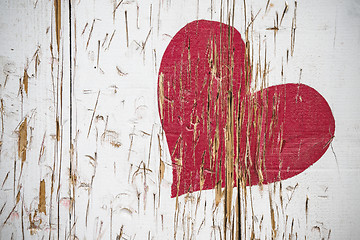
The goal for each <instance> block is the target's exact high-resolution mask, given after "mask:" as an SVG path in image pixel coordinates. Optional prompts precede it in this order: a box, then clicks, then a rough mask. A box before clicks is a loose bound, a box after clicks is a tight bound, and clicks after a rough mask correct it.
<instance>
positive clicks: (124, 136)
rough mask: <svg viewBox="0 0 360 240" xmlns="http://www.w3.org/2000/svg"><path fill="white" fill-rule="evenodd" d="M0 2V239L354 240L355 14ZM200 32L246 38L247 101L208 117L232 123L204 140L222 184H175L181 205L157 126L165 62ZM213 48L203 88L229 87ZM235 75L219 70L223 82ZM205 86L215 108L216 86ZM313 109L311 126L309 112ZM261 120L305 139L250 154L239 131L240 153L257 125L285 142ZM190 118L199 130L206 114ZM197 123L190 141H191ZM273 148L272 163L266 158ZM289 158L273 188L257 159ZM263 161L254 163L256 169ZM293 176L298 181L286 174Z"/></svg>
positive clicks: (321, 7)
mask: <svg viewBox="0 0 360 240" xmlns="http://www.w3.org/2000/svg"><path fill="white" fill-rule="evenodd" d="M0 5H1V8H0V9H1V10H0V11H1V14H0V23H1V24H0V29H1V31H2V36H3V37H2V38H1V39H0V89H1V94H0V97H1V108H0V110H1V135H0V137H1V145H0V185H1V188H0V192H1V193H0V224H1V225H0V238H1V239H12V238H13V239H42V238H45V239H85V238H86V239H89V238H96V239H239V238H240V237H241V239H296V238H299V239H305V238H306V239H343V238H346V239H356V237H357V236H358V235H359V229H358V228H357V226H356V222H357V216H358V215H359V214H360V209H359V207H358V204H357V202H358V201H359V200H360V199H359V197H360V193H359V190H358V188H356V187H355V186H354V183H355V182H357V181H358V180H359V175H360V174H359V171H360V170H359V169H360V165H359V162H358V159H359V153H358V142H359V129H358V127H357V126H358V119H359V116H360V113H359V110H357V109H356V108H355V107H353V106H354V103H356V102H358V101H359V100H360V99H359V96H358V94H356V89H358V88H359V83H358V81H356V78H357V76H358V75H359V74H360V72H359V71H360V70H359V69H360V67H359V64H358V60H357V59H358V53H359V45H358V43H357V39H358V38H357V36H358V35H359V29H360V27H359V22H360V21H359V4H358V3H357V2H356V1H347V2H346V3H341V4H340V3H338V2H335V1H331V2H329V1H326V2H325V1H317V2H303V1H302V2H300V1H299V2H296V1H283V0H279V1H277V0H276V1H268V0H264V1H233V0H230V1H220V0H219V1H217V0H211V1H200V0H198V1H195V2H194V1H189V0H181V1H170V0H166V1H165V0H162V1H136V0H135V1H133V0H129V1H128V0H111V1H92V2H89V1H71V2H69V1H55V0H53V1H45V2H44V1H38V0H33V1H27V2H20V1H12V2H6V1H3V2H2V3H1V4H0ZM179 9H181V11H179ZM202 19H203V20H207V21H212V22H222V23H224V24H225V25H223V26H231V27H230V28H227V29H228V30H229V29H236V31H237V32H238V33H239V35H240V36H241V39H242V40H241V41H243V47H244V51H241V52H242V54H243V56H244V57H243V58H244V61H245V64H244V69H243V72H244V79H245V80H246V81H245V83H246V84H245V86H246V87H245V89H246V91H244V96H245V97H243V99H244V100H243V101H240V100H241V99H242V98H241V96H240V97H238V96H237V95H235V96H234V97H233V98H229V97H227V96H230V95H226V94H224V95H222V97H224V98H221V102H222V104H223V105H221V108H217V110H219V111H220V112H221V111H222V113H223V118H224V119H225V120H224V122H223V123H222V125H221V124H220V125H219V128H218V130H217V131H216V127H215V131H214V133H213V136H217V135H218V136H219V137H218V138H216V137H214V139H217V140H216V141H215V140H213V141H214V142H213V145H214V146H219V150H218V151H217V152H216V151H215V155H216V154H220V153H221V154H223V155H225V157H224V158H223V160H224V165H221V164H220V165H219V166H221V167H222V169H221V170H219V171H218V173H219V174H220V173H221V174H222V176H221V177H220V176H219V177H218V180H220V179H222V180H223V181H222V182H221V181H218V182H216V181H215V182H214V183H211V184H210V183H209V178H208V177H207V175H209V174H210V173H209V172H211V171H210V170H211V169H209V168H208V167H207V165H206V164H207V163H206V162H205V161H204V163H203V162H202V161H200V162H199V164H198V165H197V169H196V171H194V172H191V171H188V172H187V173H186V174H190V175H191V176H193V178H191V179H190V182H189V184H190V185H191V186H192V189H190V190H191V191H188V190H189V189H188V188H190V185H186V184H184V185H181V182H180V184H179V188H182V189H183V192H182V193H181V194H182V195H181V194H175V195H177V197H174V198H172V197H171V196H174V194H173V189H174V186H176V188H175V189H177V186H178V184H177V183H176V181H174V177H175V179H176V175H175V174H173V170H174V168H179V165H178V164H180V163H182V162H181V161H180V160H176V162H174V160H175V159H174V158H173V156H172V150H173V149H172V148H173V147H172V146H171V144H170V143H169V136H168V132H169V130H168V129H169V128H167V127H166V126H165V125H164V120H166V119H168V117H169V116H171V115H170V114H169V115H168V113H169V112H167V108H168V107H169V108H170V107H171V105H170V106H168V105H169V99H167V98H169V95H168V93H167V90H168V89H169V86H168V85H167V84H166V83H167V82H168V78H167V73H166V72H163V73H162V70H163V69H164V67H163V65H164V64H163V62H164V59H166V58H167V56H169V54H167V53H166V51H167V50H166V49H167V48H168V47H169V46H173V44H172V42H173V41H175V40H176V38H177V37H176V35H177V33H178V32H179V31H181V29H182V28H183V27H184V26H186V25H187V24H189V23H193V22H194V21H196V20H202ZM226 36H227V35H226ZM206 39H207V38H206ZM213 39H215V40H216V37H215V38H213ZM228 39H231V38H228ZM210 42H211V41H210ZM200 43H201V41H199V42H198V44H200ZM210 45H211V44H210ZM229 45H231V44H228V45H227V46H229ZM240 45H241V44H240ZM192 46H196V44H195V43H191V42H190V51H188V50H186V51H184V55H183V58H180V59H183V61H187V59H189V55H188V54H189V52H190V59H191V63H190V64H187V65H189V69H191V70H192V71H191V74H196V72H197V73H199V68H198V67H197V65H196V60H197V58H196V57H194V56H192V55H193V53H194V52H193V51H194V49H193V48H192ZM211 46H213V48H212V50H213V51H212V52H213V59H212V60H213V63H216V62H217V61H219V64H218V65H216V64H215V65H213V66H214V67H216V68H217V69H216V70H215V69H214V71H213V72H212V73H213V75H212V74H210V75H209V76H210V77H209V78H210V79H211V77H212V76H213V78H214V79H215V80H216V79H220V76H222V75H220V73H219V72H218V70H219V69H222V68H221V67H223V66H222V65H221V64H220V60H222V58H220V57H218V58H216V56H218V54H221V53H223V52H224V51H220V48H219V47H220V46H223V44H220V43H219V44H218V43H217V42H216V43H215V42H214V43H213V45H211ZM175 48H176V47H175ZM176 49H177V50H179V51H181V48H176ZM210 49H211V48H210ZM225 52H226V51H225ZM230 52H231V51H230ZM215 53H216V54H215ZM230 56H231V57H234V56H236V55H232V54H230ZM193 57H194V59H193ZM240 58H242V57H240ZM210 59H211V58H210ZM175 62H176V60H175ZM205 62H206V63H208V62H207V61H205ZM187 63H188V62H187ZM176 64H177V65H179V66H181V61H177V62H176ZM231 64H232V62H231V61H229V66H227V67H230V68H227V67H223V68H224V69H222V72H225V73H226V74H228V73H229V72H230V73H231ZM194 71H195V73H194ZM225 73H224V74H225ZM226 74H225V76H229V75H226ZM230 76H231V75H230ZM238 79H239V77H238ZM240 79H242V78H240ZM183 80H184V82H185V78H183ZM215 80H214V81H215ZM217 81H218V80H217ZM158 82H159V83H161V84H158ZM238 84H239V83H238ZM241 84H243V82H242V81H240V85H241ZM211 86H212V87H213V88H214V90H213V91H212V92H213V95H215V92H216V85H211ZM158 87H159V89H158ZM236 87H237V86H236V84H235V88H236ZM238 87H239V89H240V86H238ZM183 89H184V94H186V93H187V92H188V91H189V90H187V88H185V85H184V88H183ZM242 89H243V88H242ZM190 90H194V91H195V90H196V88H193V89H191V88H190ZM158 92H159V94H158ZM206 92H207V90H206ZM220 93H221V92H220ZM221 94H222V93H221ZM284 95H286V96H288V97H287V98H282V97H281V96H284ZM184 96H185V95H184ZM200 96H201V95H199V97H200ZM211 97H213V96H212V95H211ZM214 97H215V98H216V95H215V96H214ZM158 99H159V100H158ZM270 99H271V101H269V100H270ZM241 102H242V105H244V106H247V108H240V109H244V110H243V111H244V112H243V113H242V112H241V111H237V110H236V109H235V110H232V109H234V108H235V106H239V105H240V104H239V103H241ZM285 103H286V105H287V106H302V107H301V109H300V110H299V109H297V112H299V111H300V113H301V114H299V115H300V116H298V117H296V118H291V116H293V115H294V114H295V113H294V111H293V109H292V108H291V107H289V108H286V110H285V107H284V105H283V104H285ZM288 103H290V104H288ZM174 104H175V105H174V106H173V108H174V109H176V111H174V112H173V116H179V111H181V108H179V105H176V103H175V102H174ZM180 104H181V102H180ZM301 104H303V105H301ZM309 108H311V109H312V108H314V109H316V110H314V111H312V112H316V115H313V117H311V116H308V115H306V112H307V109H309ZM246 109H247V110H246ZM319 109H323V110H324V109H325V110H324V111H322V110H319ZM329 109H331V110H329ZM271 110H272V111H271ZM212 111H215V110H212ZM163 112H165V114H163ZM198 112H199V113H200V112H201V113H210V114H212V113H214V112H211V111H210V112H208V111H200V110H199V111H198ZM270 112H271V114H270ZM273 112H275V114H273ZM239 113H240V116H241V117H240V120H241V121H240V120H239V118H238V114H239ZM241 113H242V114H243V115H241ZM265 113H267V116H270V115H271V116H274V117H277V118H276V119H277V122H283V121H284V120H285V122H289V121H294V122H295V123H293V124H291V125H287V126H298V127H294V128H291V127H289V129H288V131H289V132H290V133H291V134H289V135H286V134H285V132H286V131H285V132H284V130H282V131H283V132H282V133H283V134H280V138H277V137H276V138H275V137H274V138H269V139H270V140H269V142H267V141H263V142H259V144H260V146H262V144H263V145H264V147H261V148H259V149H260V150H262V151H259V153H257V152H256V151H255V153H254V152H253V150H252V148H251V146H252V144H250V145H249V146H247V147H248V148H247V147H246V146H245V147H240V148H238V147H236V146H242V145H241V144H243V143H242V141H241V140H240V141H237V137H238V136H242V137H243V136H244V135H243V134H245V133H246V134H245V136H246V137H247V130H248V129H249V133H252V134H249V138H250V140H249V142H252V141H255V142H256V141H257V140H258V139H262V138H264V139H265V140H266V139H267V138H266V136H267V135H266V131H264V128H266V129H269V130H270V129H271V130H272V131H274V132H277V133H278V132H281V131H280V130H279V129H278V128H280V126H279V125H276V124H275V122H276V120H274V119H271V120H272V121H273V122H274V124H273V125H267V123H268V122H269V121H265V120H266V119H267V118H264V117H263V116H264V114H265ZM282 115H283V117H282ZM185 116H187V115H185ZM194 116H195V115H194ZM187 117H189V116H187ZM304 119H306V120H304ZM324 119H325V120H324ZM193 120H194V123H197V122H198V121H199V122H200V121H201V115H199V114H198V118H197V119H196V118H194V119H193ZM171 121H172V120H171ZM264 121H265V122H264ZM266 122H267V123H266ZM270 122H271V121H270ZM310 122H312V123H313V125H311V124H310ZM334 122H335V124H336V128H334ZM240 123H242V124H243V126H245V125H246V126H247V128H242V127H241V128H240ZM200 125H201V124H199V123H198V124H197V125H195V124H193V125H190V126H189V129H190V130H192V129H194V128H196V129H197V130H196V131H195V130H194V132H200V130H201V128H202V127H200ZM283 126H286V124H285V125H283ZM303 126H312V127H313V128H311V127H310V128H308V127H303ZM260 127H261V129H262V130H261V129H260ZM262 127H264V128H262ZM251 128H253V129H251ZM325 128H327V129H329V131H326V133H325ZM280 129H281V128H280ZM283 129H284V127H283ZM334 129H335V130H334ZM299 130H301V134H300V136H303V137H300V138H299V139H296V138H295V137H294V135H293V133H294V132H298V131H299ZM304 130H308V131H304ZM243 131H244V133H243ZM200 133H201V132H200ZM305 133H306V134H309V135H307V139H308V138H310V139H319V138H321V141H320V140H319V142H320V144H319V145H323V146H324V147H322V148H320V147H319V146H317V145H316V147H314V149H315V150H314V149H310V145H311V141H310V142H306V141H305V140H302V139H304V134H305ZM311 134H313V135H311ZM198 136H200V135H197V136H196V137H198ZM252 136H255V137H254V138H255V139H254V140H251V137H252ZM286 137H288V138H287V139H286ZM243 138H244V137H243ZM190 139H191V140H193V135H192V136H191V138H190ZM271 143H273V144H274V145H275V146H274V145H273V146H272V148H270V149H275V150H276V152H280V153H279V154H277V153H271V152H270V153H269V152H268V151H267V150H263V149H264V148H265V149H268V147H270V146H269V145H271ZM307 143H309V145H306V144H307ZM292 144H293V145H296V144H297V145H296V147H295V148H292V147H291V146H292ZM207 146H211V144H208V145H207ZM183 147H184V148H185V147H186V146H185V142H183ZM215 149H216V148H215ZM287 149H298V150H299V149H300V150H299V151H298V156H299V157H300V158H305V159H307V160H308V162H307V164H306V165H304V166H302V165H301V164H300V165H297V163H298V162H297V161H296V160H294V158H290V159H291V161H290V162H289V165H287V162H286V161H285V160H282V161H281V163H280V162H276V161H271V163H275V164H274V165H275V167H276V168H277V170H276V171H274V172H273V173H274V175H272V176H269V174H268V171H266V170H268V168H270V167H269V166H268V165H267V164H268V163H269V162H268V161H266V159H268V158H270V159H271V158H272V157H274V158H277V157H278V156H280V157H283V156H282V155H284V154H285V153H286V151H287ZM306 149H307V151H303V150H306ZM309 149H310V150H309ZM242 151H245V152H242ZM246 152H247V153H246ZM212 153H213V152H211V154H212ZM260 153H262V154H263V155H261V156H263V158H257V156H260ZM244 154H247V156H248V158H249V159H250V160H251V161H250V160H249V161H248V163H249V164H250V163H251V162H252V160H254V159H257V160H259V161H260V162H257V161H254V162H252V163H253V165H252V166H250V165H249V166H248V169H249V174H248V175H247V176H251V180H252V183H251V184H250V183H249V182H247V181H246V178H244V177H243V178H242V177H241V174H239V173H241V171H238V169H239V166H240V167H242V168H245V167H244V166H242V165H241V164H237V162H236V161H233V159H235V160H236V158H237V157H238V156H241V155H244ZM272 154H273V155H272ZM303 154H304V155H303ZM306 154H307V155H306ZM199 155H200V156H202V155H201V153H200V154H199ZM287 155H293V156H294V155H296V153H295V152H290V153H287ZM178 159H181V158H178ZM184 159H185V158H183V160H184ZM218 159H222V158H218ZM261 161H263V162H261ZM264 161H265V162H264ZM301 162H303V161H301ZM290 163H291V164H290ZM174 165H175V166H174ZM254 165H255V166H254ZM261 165H264V166H266V167H267V169H263V168H261V167H260V166H261ZM278 166H281V171H279V169H278ZM288 167H290V168H289V170H291V169H293V170H294V171H295V172H292V171H289V172H287V171H286V170H285V169H288ZM183 173H184V172H183ZM287 173H289V175H286V174H287ZM184 174H185V173H184ZM282 174H285V175H282ZM274 179H276V180H277V181H275V180H274ZM280 179H281V180H280ZM279 180H280V181H279ZM274 181H275V182H274ZM192 182H194V183H196V184H197V185H196V188H194V186H195V184H193V183H192ZM210 182H211V181H210ZM258 183H259V184H258ZM261 183H262V184H261ZM250 185H252V186H250Z"/></svg>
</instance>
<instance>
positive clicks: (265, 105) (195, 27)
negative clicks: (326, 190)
mask: <svg viewBox="0 0 360 240" xmlns="http://www.w3.org/2000/svg"><path fill="white" fill-rule="evenodd" d="M250 73H251V67H250V63H249V60H248V58H247V56H246V48H245V44H244V41H243V40H242V38H241V35H240V33H239V32H238V31H237V30H236V29H235V28H233V27H230V26H228V25H225V24H222V23H219V22H214V21H205V20H200V21H194V22H191V23H189V24H187V25H186V26H185V27H183V28H182V29H181V30H180V31H178V32H177V34H176V35H175V36H174V37H173V39H172V40H171V42H170V43H169V45H168V47H167V48H166V50H165V53H164V55H163V58H162V61H161V66H160V70H159V80H158V100H159V112H160V118H161V123H162V126H163V129H164V130H165V134H166V139H167V143H168V147H169V151H170V154H171V158H172V165H173V185H172V189H171V196H172V197H175V196H180V195H182V194H185V193H188V192H194V191H199V190H205V189H212V188H215V187H217V186H222V187H224V186H225V182H226V181H228V182H229V180H227V179H231V181H232V182H231V185H230V186H236V183H237V181H236V179H242V180H243V182H244V183H245V184H246V185H256V184H267V183H271V182H275V181H279V180H284V179H287V178H290V177H293V176H295V175H297V174H299V173H301V172H303V171H304V170H305V169H307V168H308V167H309V166H311V165H312V164H314V163H315V162H316V161H317V160H319V159H320V157H321V156H322V155H323V154H324V153H325V151H326V150H327V148H328V147H329V144H330V142H331V140H332V139H333V136H334V131H335V121H334V117H333V115H332V112H331V109H330V107H329V105H328V103H327V102H326V100H325V99H324V98H323V97H322V96H321V95H320V94H319V93H318V92H317V91H316V90H314V89H313V88H311V87H309V86H306V85H304V84H283V85H278V86H272V87H269V88H266V89H263V90H262V91H259V92H256V93H251V91H250V83H251V80H250V79H251V78H250ZM228 186H229V185H228Z"/></svg>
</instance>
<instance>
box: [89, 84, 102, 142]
mask: <svg viewBox="0 0 360 240" xmlns="http://www.w3.org/2000/svg"><path fill="white" fill-rule="evenodd" d="M99 96H100V90H99V92H98V95H97V98H96V102H95V107H94V109H93V114H92V117H91V121H90V125H89V130H88V134H87V137H89V135H90V131H91V125H92V123H93V120H94V116H95V112H96V108H97V105H98V102H99Z"/></svg>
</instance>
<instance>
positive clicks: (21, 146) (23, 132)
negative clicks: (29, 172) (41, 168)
mask: <svg viewBox="0 0 360 240" xmlns="http://www.w3.org/2000/svg"><path fill="white" fill-rule="evenodd" d="M26 149H27V118H26V117H25V119H24V121H23V122H22V123H21V124H20V127H19V139H18V156H19V158H20V159H21V168H22V167H23V164H24V162H25V161H26Z"/></svg>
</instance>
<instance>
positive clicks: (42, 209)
mask: <svg viewBox="0 0 360 240" xmlns="http://www.w3.org/2000/svg"><path fill="white" fill-rule="evenodd" d="M45 196H46V195H45V180H44V179H43V180H41V181H40V189H39V204H38V211H39V213H40V212H42V213H44V214H45V215H46V200H45Z"/></svg>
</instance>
